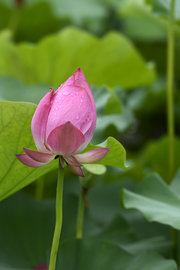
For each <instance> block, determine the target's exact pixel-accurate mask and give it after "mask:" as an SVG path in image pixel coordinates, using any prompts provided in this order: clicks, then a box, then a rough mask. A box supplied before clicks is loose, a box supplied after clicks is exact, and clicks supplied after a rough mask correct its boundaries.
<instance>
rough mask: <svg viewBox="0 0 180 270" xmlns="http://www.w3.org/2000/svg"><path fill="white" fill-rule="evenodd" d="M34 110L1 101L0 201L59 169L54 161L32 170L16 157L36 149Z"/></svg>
mask: <svg viewBox="0 0 180 270" xmlns="http://www.w3.org/2000/svg"><path fill="white" fill-rule="evenodd" d="M35 108H36V105H34V104H31V103H15V102H14V103H13V102H3V101H1V102H0V111H1V116H0V122H1V126H0V171H1V176H0V200H2V199H4V198H6V197H7V196H9V195H10V194H12V193H14V192H16V191H17V190H19V189H21V188H23V187H24V186H26V185H28V184H29V183H31V182H32V181H34V180H35V179H37V178H38V177H40V176H41V175H43V174H46V173H47V172H48V171H50V170H53V169H54V168H56V166H57V161H53V162H51V163H50V164H48V165H47V166H44V167H41V168H38V169H36V168H30V167H27V166H24V165H22V163H20V162H19V161H18V160H17V158H16V157H15V154H20V153H22V151H23V147H27V148H30V149H32V148H34V143H33V139H32V135H31V129H30V126H31V119H32V115H33V113H34V111H35Z"/></svg>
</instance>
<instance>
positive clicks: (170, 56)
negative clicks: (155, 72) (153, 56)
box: [167, 0, 179, 264]
mask: <svg viewBox="0 0 180 270" xmlns="http://www.w3.org/2000/svg"><path fill="white" fill-rule="evenodd" d="M173 81H174V0H171V7H170V14H169V24H168V51H167V126H168V141H169V142H168V145H169V183H170V182H171V181H172V178H173V173H174V135H175V132H174V110H173V107H174V106H173V105H174V94H173V88H174V87H173ZM171 231H172V242H173V250H172V251H173V257H174V259H175V260H176V262H177V264H178V263H179V256H178V231H177V230H176V229H174V228H172V230H171Z"/></svg>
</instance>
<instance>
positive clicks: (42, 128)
mask: <svg viewBox="0 0 180 270" xmlns="http://www.w3.org/2000/svg"><path fill="white" fill-rule="evenodd" d="M54 96H55V93H54V91H53V90H52V91H51V92H49V93H47V94H46V95H45V96H44V97H43V98H42V99H41V101H40V102H39V104H38V106H37V109H36V111H35V113H34V116H33V119H32V122H31V131H32V135H33V138H34V142H35V144H36V147H37V149H38V150H39V151H41V152H47V151H48V150H47V149H46V147H45V145H44V144H45V142H46V126H47V120H48V116H49V112H50V109H51V104H52V101H53V98H54Z"/></svg>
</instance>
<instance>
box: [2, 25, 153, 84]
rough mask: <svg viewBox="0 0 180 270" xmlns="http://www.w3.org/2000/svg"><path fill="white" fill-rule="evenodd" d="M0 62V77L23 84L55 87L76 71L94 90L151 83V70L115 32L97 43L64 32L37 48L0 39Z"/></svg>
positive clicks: (88, 37)
mask: <svg viewBox="0 0 180 270" xmlns="http://www.w3.org/2000/svg"><path fill="white" fill-rule="evenodd" d="M74 40H76V42H75V43H74ZM0 58H1V64H0V74H1V75H11V76H13V77H15V78H17V79H19V80H21V81H23V82H25V83H27V84H37V83H45V84H48V85H54V86H56V87H58V86H59V84H60V83H62V82H63V81H65V80H66V79H67V78H68V77H69V76H70V75H72V74H73V73H74V72H75V70H76V69H77V68H78V67H81V69H82V70H83V71H84V73H85V75H86V78H87V80H88V82H89V83H90V84H94V85H96V86H102V85H104V84H105V85H108V86H110V87H114V86H117V85H121V86H123V87H125V88H130V87H132V86H137V85H143V84H149V83H151V82H152V81H153V80H154V79H155V71H154V68H153V66H152V65H149V64H147V63H146V62H145V61H144V59H143V58H142V57H141V56H140V55H139V53H138V52H137V51H136V49H135V48H134V47H133V45H132V44H131V43H130V42H129V41H128V40H127V39H126V38H125V37H124V36H123V35H121V34H119V33H115V32H111V33H108V34H107V35H106V36H105V37H104V38H102V39H98V38H96V37H94V36H92V35H90V34H88V33H85V32H83V31H81V30H78V29H76V28H66V29H64V30H62V31H61V32H59V33H58V34H56V35H52V36H50V37H47V38H45V39H43V40H42V41H41V42H39V43H38V44H37V45H32V44H28V43H22V44H19V45H15V44H13V43H12V42H11V41H9V40H8V39H7V38H6V37H4V35H2V36H1V37H0Z"/></svg>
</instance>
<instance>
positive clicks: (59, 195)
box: [49, 159, 64, 270]
mask: <svg viewBox="0 0 180 270" xmlns="http://www.w3.org/2000/svg"><path fill="white" fill-rule="evenodd" d="M63 181H64V169H63V168H62V166H61V163H60V159H59V170H58V180H57V191H56V224H55V230H54V237H53V242H52V248H51V255H50V263H49V270H55V268H56V258H57V253H58V247H59V239H60V235H61V228H62V204H63Z"/></svg>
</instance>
